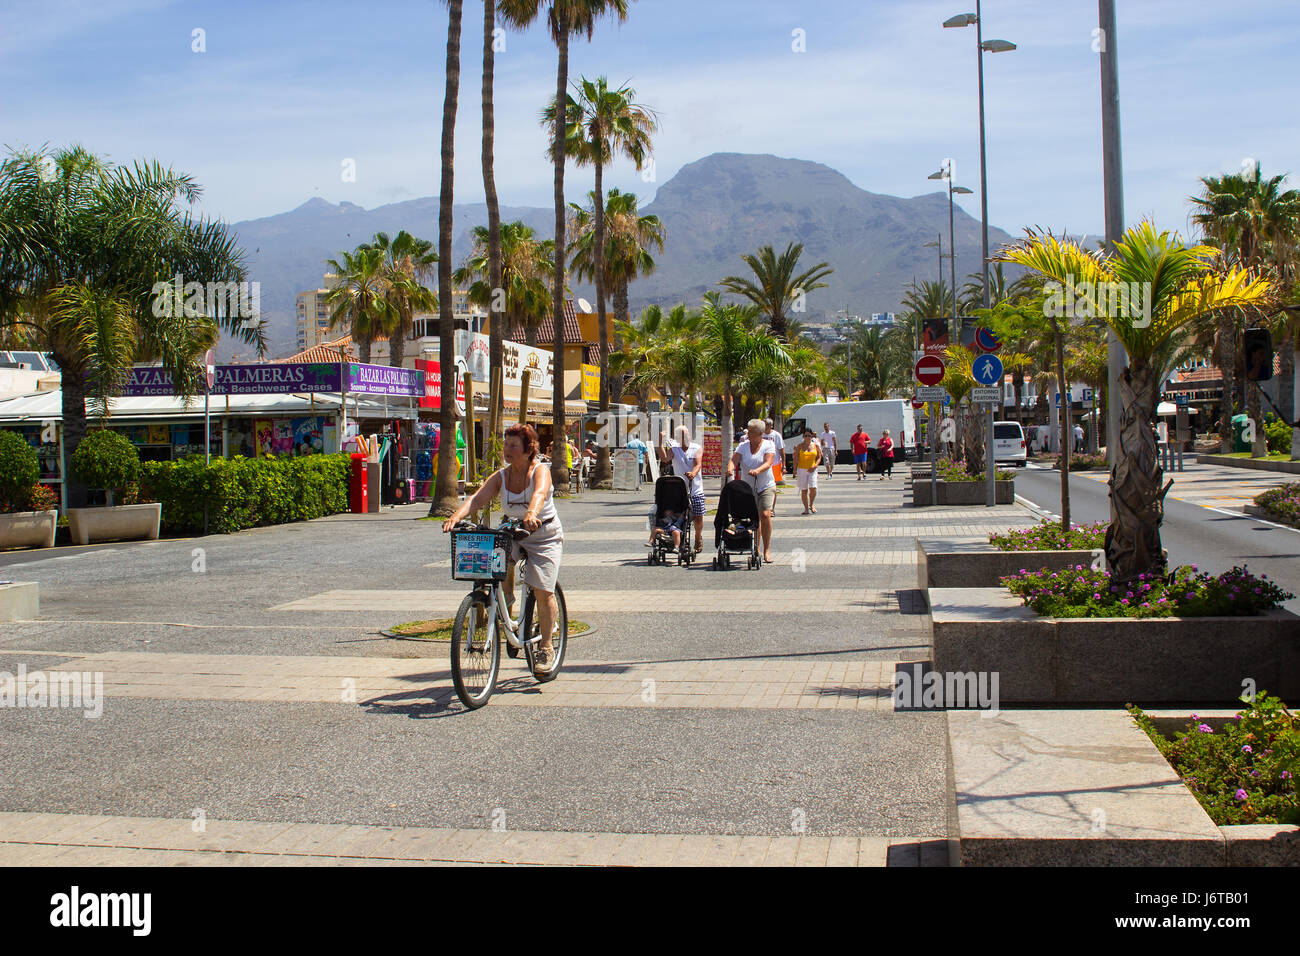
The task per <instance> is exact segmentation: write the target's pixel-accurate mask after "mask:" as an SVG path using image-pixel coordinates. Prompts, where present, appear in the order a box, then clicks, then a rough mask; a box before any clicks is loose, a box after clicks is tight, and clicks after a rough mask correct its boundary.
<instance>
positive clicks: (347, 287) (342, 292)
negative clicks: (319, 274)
mask: <svg viewBox="0 0 1300 956" xmlns="http://www.w3.org/2000/svg"><path fill="white" fill-rule="evenodd" d="M342 256H343V261H342V262H341V263H340V262H339V261H338V260H337V259H327V260H326V261H325V266H326V268H328V269H329V270H330V272H332V273H334V275H336V276H337V277H338V281H337V283H336V284H335V286H334V288H332V289H330V290H329V292H327V293H326V295H325V304H326V305H327V306H329V308H330V328H331V329H333V328H337V327H338V326H340V325H344V324H346V325H347V326H348V331H349V332H350V333H351V335H352V341H353V343H354V344H355V345H356V347H357V355H358V357H359V358H360V359H361V361H362V362H365V363H369V362H370V350H371V346H372V345H373V344H374V342H375V340H376V339H378V338H380V337H382V336H383V335H384V334H385V332H386V330H387V328H388V327H389V324H390V322H392V319H391V309H392V305H391V303H390V302H389V301H388V299H386V298H385V295H384V291H385V287H386V283H385V280H384V257H383V253H381V252H380V251H379V250H378V249H376V248H374V247H367V246H360V247H358V248H357V250H356V252H344V253H342ZM448 394H455V393H454V392H450V393H448Z"/></svg>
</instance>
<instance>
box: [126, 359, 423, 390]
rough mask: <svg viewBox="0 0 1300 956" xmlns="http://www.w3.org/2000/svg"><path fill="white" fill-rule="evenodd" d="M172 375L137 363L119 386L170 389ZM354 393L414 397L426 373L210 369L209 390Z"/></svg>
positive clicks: (300, 366)
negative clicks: (125, 380) (124, 384)
mask: <svg viewBox="0 0 1300 956" xmlns="http://www.w3.org/2000/svg"><path fill="white" fill-rule="evenodd" d="M174 391H175V390H174V389H173V387H172V379H171V375H170V374H169V373H168V372H167V370H166V369H164V368H162V367H160V366H148V367H143V368H141V367H137V368H133V369H132V370H131V377H130V379H129V380H128V381H127V384H126V388H125V389H123V391H122V394H123V395H124V396H128V397H132V398H136V397H149V396H159V395H172V394H174ZM323 392H332V393H339V392H357V393H361V394H365V395H396V396H406V397H412V398H418V397H420V396H422V395H424V394H425V383H424V373H423V372H422V371H420V370H418V369H409V368H394V367H391V366H388V365H363V364H361V363H359V362H351V363H342V362H277V363H271V364H265V365H218V366H216V367H215V368H214V371H213V385H212V394H213V395H286V394H311V393H317V394H318V393H323Z"/></svg>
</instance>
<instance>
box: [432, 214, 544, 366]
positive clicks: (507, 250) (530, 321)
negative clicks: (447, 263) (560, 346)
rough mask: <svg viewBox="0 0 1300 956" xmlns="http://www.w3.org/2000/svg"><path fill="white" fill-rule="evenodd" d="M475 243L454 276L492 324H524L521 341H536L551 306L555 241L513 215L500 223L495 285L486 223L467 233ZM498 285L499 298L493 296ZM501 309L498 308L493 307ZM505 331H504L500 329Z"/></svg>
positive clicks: (517, 326) (533, 343) (508, 326)
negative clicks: (541, 236) (499, 256)
mask: <svg viewBox="0 0 1300 956" xmlns="http://www.w3.org/2000/svg"><path fill="white" fill-rule="evenodd" d="M470 235H471V238H472V239H473V241H474V247H473V249H472V250H471V251H470V254H469V256H468V258H466V260H465V262H464V264H463V265H462V266H461V267H460V268H459V269H457V270H456V271H455V272H454V273H453V274H452V280H453V281H454V282H455V283H456V284H457V285H458V286H461V287H463V288H466V289H467V291H468V293H469V301H470V302H472V303H473V304H474V305H477V306H480V307H481V308H484V309H487V310H488V313H489V323H490V326H489V329H490V328H491V325H498V326H504V327H505V330H510V329H523V331H524V341H525V342H526V344H528V345H530V346H534V347H535V346H536V345H537V327H538V326H539V325H540V324H541V323H542V322H543V321H545V319H546V316H547V314H548V312H549V311H550V299H551V288H550V278H551V268H552V258H553V256H554V255H555V243H554V242H552V241H551V240H550V239H538V238H537V235H536V233H535V232H534V231H533V229H532V228H531V227H529V226H526V225H524V223H522V222H520V221H518V220H516V221H514V222H507V223H503V224H502V225H501V229H500V250H501V260H500V265H499V272H498V278H497V283H498V284H497V285H493V284H492V279H491V258H490V252H489V247H488V244H489V242H490V239H491V234H490V232H489V230H488V228H487V227H485V226H475V227H474V229H473V231H472V232H471V234H470ZM497 289H500V290H501V295H500V299H501V301H500V302H496V301H493V300H494V299H497V298H498V296H497V295H496V294H495V290H497ZM498 309H499V310H500V311H496V310H498ZM503 331H504V330H503Z"/></svg>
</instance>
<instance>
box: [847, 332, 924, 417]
mask: <svg viewBox="0 0 1300 956" xmlns="http://www.w3.org/2000/svg"><path fill="white" fill-rule="evenodd" d="M905 335H906V333H902V334H894V330H892V329H891V330H889V331H885V330H883V329H881V328H880V327H879V326H869V325H860V326H857V327H856V328H855V329H854V330H853V332H852V334H851V336H850V341H849V343H848V344H846V345H837V346H835V348H834V349H832V350H831V354H832V356H834V357H835V358H837V359H843V360H845V361H847V360H848V359H849V358H850V357H851V358H852V360H853V380H854V381H855V382H860V383H861V384H862V387H863V393H862V397H863V399H864V400H865V401H877V400H879V399H882V398H888V397H889V393H890V391H891V390H893V389H899V388H906V387H907V386H908V383H909V382H910V381H911V377H912V374H911V372H912V352H911V346H910V344H909V343H908V341H907V340H906V338H905V337H904V336H905Z"/></svg>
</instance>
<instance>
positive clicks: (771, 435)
mask: <svg viewBox="0 0 1300 956" xmlns="http://www.w3.org/2000/svg"><path fill="white" fill-rule="evenodd" d="M763 424H764V425H766V426H767V431H765V432H764V433H763V437H764V438H765V439H767V440H768V441H770V442H771V443H772V447H773V448H775V449H776V461H775V462H774V463H773V465H772V476H773V477H774V478H776V483H777V484H778V485H780V484H785V439H784V438H782V437H781V433H780V432H779V431H777V430H776V429H775V428H773V427H772V419H770V418H769V419H768V420H767V421H765V422H764V423H763Z"/></svg>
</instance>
